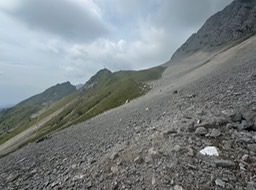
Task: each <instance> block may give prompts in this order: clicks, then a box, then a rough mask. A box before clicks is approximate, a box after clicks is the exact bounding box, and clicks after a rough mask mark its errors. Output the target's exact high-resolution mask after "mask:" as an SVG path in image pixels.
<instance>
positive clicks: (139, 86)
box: [42, 67, 165, 134]
mask: <svg viewBox="0 0 256 190" xmlns="http://www.w3.org/2000/svg"><path fill="white" fill-rule="evenodd" d="M164 70H165V68H164V67H154V68H151V69H147V70H141V71H119V72H115V73H111V72H110V71H109V70H107V69H103V70H101V71H99V72H98V73H97V74H96V75H94V76H93V77H92V78H91V79H90V80H89V81H88V82H87V83H86V84H85V86H84V87H83V88H82V89H81V90H80V91H79V92H78V93H77V95H76V98H75V99H74V100H73V102H72V104H70V105H69V106H67V107H66V108H65V110H64V111H63V112H62V113H61V114H59V115H58V116H57V117H55V118H54V119H52V120H51V121H49V122H48V123H47V124H46V125H45V126H44V127H43V128H42V132H43V133H44V134H47V133H48V132H51V131H55V130H57V129H60V128H64V127H68V126H70V125H73V124H77V123H80V122H83V121H86V120H88V119H90V118H92V117H94V116H96V115H99V114H100V113H103V112H105V111H107V110H110V109H112V108H115V107H118V106H120V105H122V104H124V103H125V102H126V101H127V100H132V99H134V98H137V97H139V96H141V95H143V94H145V93H146V92H148V91H149V90H150V87H149V86H148V85H146V82H149V81H152V80H157V79H159V78H160V77H161V76H162V73H163V71H164Z"/></svg>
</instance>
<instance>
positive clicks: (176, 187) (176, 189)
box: [174, 185, 184, 190]
mask: <svg viewBox="0 0 256 190" xmlns="http://www.w3.org/2000/svg"><path fill="white" fill-rule="evenodd" d="M174 190H184V189H183V187H181V186H180V185H175V186H174Z"/></svg>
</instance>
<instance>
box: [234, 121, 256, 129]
mask: <svg viewBox="0 0 256 190" xmlns="http://www.w3.org/2000/svg"><path fill="white" fill-rule="evenodd" d="M253 125H254V122H253V121H252V120H250V121H247V120H242V123H241V124H239V126H238V129H240V130H246V129H249V128H250V127H252V126H253Z"/></svg>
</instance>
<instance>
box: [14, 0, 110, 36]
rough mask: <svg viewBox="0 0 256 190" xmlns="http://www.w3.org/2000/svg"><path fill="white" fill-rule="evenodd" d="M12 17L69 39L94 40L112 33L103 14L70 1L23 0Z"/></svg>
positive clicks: (32, 26)
mask: <svg viewBox="0 0 256 190" xmlns="http://www.w3.org/2000/svg"><path fill="white" fill-rule="evenodd" d="M9 14H11V15H13V16H15V17H16V18H17V19H20V20H22V21H24V22H25V23H27V24H28V25H29V26H30V27H31V28H34V29H39V30H42V31H46V32H50V33H53V34H57V35H59V36H62V37H63V38H64V39H65V40H75V41H92V40H94V39H95V38H98V37H102V36H105V35H106V34H107V33H108V32H109V31H108V30H109V29H108V27H107V26H106V25H105V24H104V22H103V20H102V19H101V17H100V15H98V14H97V13H96V12H95V11H93V10H91V9H90V7H88V8H87V9H85V8H83V7H82V6H79V4H78V3H74V2H72V1H69V0H54V1H53V0H36V1H35V0H23V2H22V3H20V6H17V8H16V9H14V10H13V11H9Z"/></svg>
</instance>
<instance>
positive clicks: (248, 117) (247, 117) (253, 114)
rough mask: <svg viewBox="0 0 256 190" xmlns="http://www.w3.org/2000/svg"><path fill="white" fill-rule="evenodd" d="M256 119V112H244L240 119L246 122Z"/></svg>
mask: <svg viewBox="0 0 256 190" xmlns="http://www.w3.org/2000/svg"><path fill="white" fill-rule="evenodd" d="M255 117H256V112H252V111H245V112H243V113H242V118H243V119H245V120H246V121H252V120H253V119H254V118H255Z"/></svg>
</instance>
